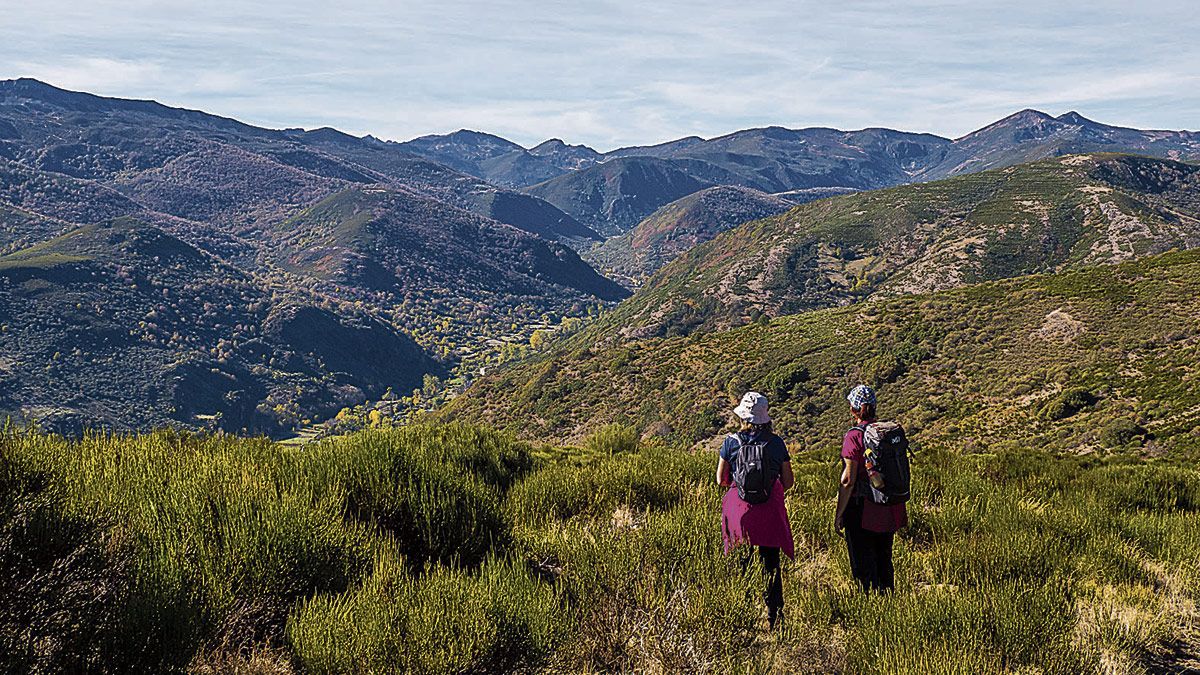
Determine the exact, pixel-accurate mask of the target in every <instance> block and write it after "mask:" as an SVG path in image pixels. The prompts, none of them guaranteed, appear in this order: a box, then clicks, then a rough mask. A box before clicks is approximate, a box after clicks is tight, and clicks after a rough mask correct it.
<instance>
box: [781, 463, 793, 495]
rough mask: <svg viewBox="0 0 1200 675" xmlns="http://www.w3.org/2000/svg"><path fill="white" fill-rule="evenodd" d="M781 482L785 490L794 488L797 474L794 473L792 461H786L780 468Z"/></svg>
mask: <svg viewBox="0 0 1200 675" xmlns="http://www.w3.org/2000/svg"><path fill="white" fill-rule="evenodd" d="M779 482H780V484H781V485H783V489H784V491H785V492H786V491H788V490H791V489H792V486H793V485H795V484H796V476H795V474H793V473H792V463H791V462H784V463H783V464H782V465H781V467H780V469H779Z"/></svg>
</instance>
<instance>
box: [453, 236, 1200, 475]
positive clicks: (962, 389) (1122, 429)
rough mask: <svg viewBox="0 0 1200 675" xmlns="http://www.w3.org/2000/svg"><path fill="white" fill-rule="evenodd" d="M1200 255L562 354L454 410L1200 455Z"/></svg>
mask: <svg viewBox="0 0 1200 675" xmlns="http://www.w3.org/2000/svg"><path fill="white" fill-rule="evenodd" d="M1198 299H1200V251H1184V252H1175V253H1169V254H1166V255H1162V256H1157V257H1150V258H1145V259H1142V260H1138V261H1133V262H1128V263H1124V264H1122V265H1119V266H1112V267H1096V268H1091V269H1086V270H1081V271H1076V272H1069V273H1062V274H1060V275H1052V276H1035V277H1030V278H1024V279H1017V280H1009V281H1001V282H991V283H984V284H979V285H976V286H971V287H966V288H962V289H955V290H949V291H942V292H939V293H933V294H925V295H915V296H906V297H900V298H888V299H882V298H881V299H877V300H873V301H869V302H865V303H860V304H856V305H852V306H848V307H839V308H832V309H826V310H821V311H815V312H810V313H806V314H800V315H795V316H788V317H784V318H781V319H776V320H774V321H772V322H770V323H760V324H755V325H751V326H746V327H742V328H739V329H735V330H729V331H723V332H716V333H702V334H696V335H693V336H691V337H674V338H653V339H645V340H634V341H629V342H626V343H613V344H609V345H606V346H599V345H592V346H584V347H572V345H573V344H574V343H573V342H569V343H567V344H566V345H564V346H563V347H562V348H561V349H559V350H558V351H557V352H555V353H551V354H549V355H546V356H543V357H542V358H540V359H537V360H533V361H531V362H528V363H525V364H522V365H519V366H515V367H512V368H509V369H507V370H503V371H500V372H497V373H494V374H491V375H489V376H488V377H486V378H483V379H481V380H479V381H477V382H476V384H475V385H474V386H473V387H472V388H471V389H470V390H468V391H467V392H466V393H465V394H464V395H462V396H460V397H459V398H457V399H455V400H454V401H453V402H452V403H451V404H450V405H449V406H448V408H447V410H446V412H445V414H446V415H447V416H448V417H451V418H460V419H470V420H484V421H488V422H490V423H494V424H499V425H504V426H511V427H512V428H514V429H516V430H518V431H519V432H521V433H522V434H524V435H527V436H529V437H533V438H571V437H577V436H579V435H581V434H582V433H584V432H586V431H587V430H589V429H592V428H595V427H597V426H599V425H602V424H605V423H608V422H623V423H628V424H632V425H634V426H635V427H636V428H638V429H639V430H641V431H644V432H647V433H650V434H658V435H663V436H666V437H668V438H672V439H675V440H677V441H681V442H688V443H690V442H693V441H698V440H704V439H706V438H709V437H712V436H713V435H715V434H718V433H719V432H720V431H721V429H722V428H723V427H724V426H725V425H726V423H727V420H728V419H729V416H728V413H727V412H726V411H727V410H729V409H730V408H731V407H732V405H734V402H735V401H736V400H737V398H738V397H739V396H740V395H741V393H742V392H743V391H745V390H747V389H758V390H761V391H763V392H765V393H767V395H768V397H769V398H770V399H771V400H772V406H773V409H774V410H775V416H776V417H777V418H778V420H779V430H780V431H781V432H782V433H783V434H784V435H785V436H787V437H790V438H793V439H795V440H796V441H797V442H799V443H801V444H802V445H803V446H805V447H829V446H831V445H832V444H834V443H835V442H836V439H837V438H838V437H839V432H840V430H841V429H842V427H844V426H845V423H846V411H845V405H844V400H843V398H842V397H843V396H844V395H845V393H846V391H848V390H849V389H850V387H851V386H852V385H853V384H855V383H857V382H860V381H866V382H871V383H874V384H877V385H879V386H880V395H881V397H882V408H881V413H882V415H884V416H889V417H891V416H895V417H899V418H901V419H902V420H903V421H904V422H905V424H906V425H908V426H909V428H910V429H912V430H914V431H916V432H917V433H918V434H919V435H920V438H921V441H922V443H924V444H926V445H931V446H937V447H946V448H955V449H959V448H961V449H964V450H966V451H967V452H974V451H979V452H982V451H994V450H997V449H1001V448H1007V447H1013V446H1021V447H1032V448H1046V449H1050V450H1054V451H1062V452H1071V453H1078V454H1093V453H1096V454H1107V453H1110V452H1116V453H1122V452H1129V453H1134V454H1150V455H1161V454H1177V453H1180V452H1184V451H1187V452H1193V451H1195V450H1198V449H1200V380H1197V379H1196V377H1195V373H1194V367H1195V363H1197V362H1200V302H1198Z"/></svg>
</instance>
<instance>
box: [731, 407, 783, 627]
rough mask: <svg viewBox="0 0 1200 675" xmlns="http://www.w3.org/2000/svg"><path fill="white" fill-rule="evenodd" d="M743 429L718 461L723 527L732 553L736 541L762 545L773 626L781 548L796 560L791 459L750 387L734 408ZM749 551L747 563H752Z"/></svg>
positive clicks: (779, 610) (779, 596)
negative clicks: (787, 495)
mask: <svg viewBox="0 0 1200 675" xmlns="http://www.w3.org/2000/svg"><path fill="white" fill-rule="evenodd" d="M733 414H734V415H736V416H737V418H738V421H739V423H740V429H739V430H738V431H737V433H733V434H730V435H729V436H727V437H726V438H725V444H724V445H722V446H721V453H720V459H719V460H717V483H718V484H719V485H721V486H722V487H729V490H728V491H727V492H726V493H725V498H724V500H723V502H722V504H721V514H722V517H721V520H722V526H721V532H722V536H723V538H724V540H725V553H726V554H728V553H729V552H730V551H731V550H732V549H733V548H734V547H735V546H736V545H737V544H739V543H742V542H746V543H749V544H750V545H752V546H757V547H758V556H759V559H760V560H761V561H762V566H763V571H764V572H765V574H766V576H767V590H766V593H765V594H764V596H763V600H764V601H765V602H766V605H767V622H768V624H769V625H770V626H771V628H775V626H776V625H777V624H781V623H782V619H783V577H782V576H781V571H780V566H779V564H780V560H779V555H780V552H781V551H782V552H783V553H785V554H787V556H788V557H789V558H792V559H793V560H794V559H795V558H796V545H795V542H794V541H793V540H792V527H791V525H790V524H789V523H788V517H787V507H786V506H784V502H783V493H784V491H785V490H787V489H789V488H791V487H792V484H793V483H795V482H796V479H795V477H794V476H793V475H792V461H791V460H792V458H791V455H789V454H788V450H787V446H786V445H784V443H783V439H782V438H780V437H779V436H776V435H775V433H774V431H772V429H771V416H770V414H769V413H768V409H767V397H766V396H763V395H762V394H760V393H758V392H754V391H752V392H748V393H747V394H746V395H745V396H743V397H742V400H741V403H740V404H739V405H738V407H736V408H734V410H733ZM753 554H754V553H753V550H750V551H748V553H747V556H746V558H745V559H744V560H743V565H747V564H749V563H750V559H751V556H753Z"/></svg>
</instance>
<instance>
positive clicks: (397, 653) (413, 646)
mask: <svg viewBox="0 0 1200 675" xmlns="http://www.w3.org/2000/svg"><path fill="white" fill-rule="evenodd" d="M564 619H565V612H563V611H562V610H561V609H560V608H559V606H558V603H557V602H556V600H555V598H554V593H553V592H552V590H551V589H550V588H548V587H546V586H545V585H543V584H540V583H538V582H537V580H536V579H534V578H533V577H532V576H531V575H530V574H529V573H528V572H527V571H525V570H522V569H519V568H517V567H514V566H513V565H510V564H506V563H502V562H498V561H489V562H488V563H486V564H484V565H483V566H482V567H481V568H480V569H479V570H478V572H475V573H468V572H463V571H456V570H452V569H449V568H446V567H440V566H439V567H433V568H431V569H429V570H427V572H426V573H425V574H423V575H421V576H419V577H418V576H413V575H411V574H410V573H409V572H408V571H407V570H406V568H405V566H404V565H403V564H401V563H400V562H399V561H398V560H397V559H396V558H395V557H393V556H390V555H388V556H384V557H382V558H381V559H380V560H379V561H378V562H377V563H376V565H375V569H374V571H373V572H372V573H371V575H370V576H369V577H368V578H367V579H366V580H365V581H364V582H363V584H362V586H361V587H359V588H357V589H355V590H352V591H350V592H348V593H344V594H341V595H337V596H325V595H323V596H317V597H314V598H312V599H310V600H308V601H306V602H304V603H303V604H301V605H300V606H299V607H298V608H297V609H296V610H295V611H294V612H293V613H292V616H291V618H290V620H289V621H288V629H287V635H288V642H289V644H290V645H291V646H292V649H293V650H294V651H295V654H296V658H297V660H298V661H299V662H300V663H301V664H302V665H303V667H304V669H305V670H306V671H308V672H313V673H363V672H368V673H465V672H504V671H510V670H513V669H515V668H519V667H522V668H528V667H531V666H536V665H538V664H539V663H541V662H542V661H543V660H545V658H546V657H547V655H548V654H549V652H550V650H551V649H552V648H553V647H554V645H555V643H556V642H557V640H558V639H559V637H560V636H561V635H562V633H563V629H564V628H565V625H564V624H563V621H564Z"/></svg>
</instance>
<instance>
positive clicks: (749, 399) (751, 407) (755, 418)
mask: <svg viewBox="0 0 1200 675" xmlns="http://www.w3.org/2000/svg"><path fill="white" fill-rule="evenodd" d="M733 414H734V415H737V416H738V418H740V419H742V420H743V421H746V422H749V423H750V424H767V423H768V422H770V421H771V416H770V415H769V414H767V397H766V396H763V395H762V394H760V393H758V392H757V391H750V392H746V395H745V396H743V397H742V402H741V403H739V404H738V407H736V408H734V409H733Z"/></svg>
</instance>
